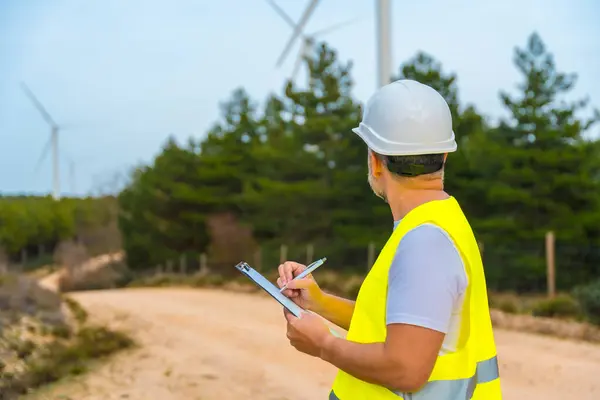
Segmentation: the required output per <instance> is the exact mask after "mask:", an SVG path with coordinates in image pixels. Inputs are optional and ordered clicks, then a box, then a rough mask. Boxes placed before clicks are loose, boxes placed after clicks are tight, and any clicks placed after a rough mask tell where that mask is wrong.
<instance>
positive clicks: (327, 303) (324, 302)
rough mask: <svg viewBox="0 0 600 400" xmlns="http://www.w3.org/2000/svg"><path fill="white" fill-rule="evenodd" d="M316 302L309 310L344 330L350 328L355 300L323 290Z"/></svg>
mask: <svg viewBox="0 0 600 400" xmlns="http://www.w3.org/2000/svg"><path fill="white" fill-rule="evenodd" d="M316 303H317V304H315V306H314V307H312V309H311V311H314V312H315V313H317V314H319V315H320V316H322V317H323V318H325V319H326V320H328V321H330V322H333V323H334V324H336V325H337V326H339V327H341V328H344V329H346V330H348V329H349V328H350V320H351V319H352V314H353V313H354V304H355V303H356V302H355V301H352V300H348V299H344V298H342V297H338V296H334V295H332V294H329V293H325V292H323V294H322V296H321V298H320V299H319V300H318V301H317V302H316Z"/></svg>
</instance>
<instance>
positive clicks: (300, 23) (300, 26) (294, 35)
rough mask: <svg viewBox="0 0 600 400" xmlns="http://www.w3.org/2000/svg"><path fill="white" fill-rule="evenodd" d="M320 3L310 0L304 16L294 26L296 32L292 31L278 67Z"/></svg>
mask: <svg viewBox="0 0 600 400" xmlns="http://www.w3.org/2000/svg"><path fill="white" fill-rule="evenodd" d="M318 3H319V0H310V3H309V4H308V6H307V7H306V10H304V14H302V17H300V21H298V24H296V26H295V27H294V32H293V33H292V36H291V37H290V39H289V40H288V42H287V44H286V45H285V47H284V49H283V52H282V53H281V55H280V56H279V59H278V60H277V63H276V64H275V65H277V66H278V67H279V66H281V64H282V63H283V60H284V59H285V57H286V56H287V54H288V53H289V51H290V49H291V48H292V46H293V45H294V42H295V41H296V39H297V38H298V36H300V35H301V33H302V30H303V29H304V26H305V25H306V23H307V22H308V19H309V18H310V16H311V14H312V13H313V11H314V10H315V7H316V6H317V4H318Z"/></svg>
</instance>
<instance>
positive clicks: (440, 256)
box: [386, 221, 467, 355]
mask: <svg viewBox="0 0 600 400" xmlns="http://www.w3.org/2000/svg"><path fill="white" fill-rule="evenodd" d="M398 223H399V221H396V222H395V223H394V229H395V228H396V226H397V225H398ZM466 288H467V274H466V272H465V268H464V263H463V261H462V258H461V256H460V254H459V252H458V250H457V249H456V247H455V245H454V242H453V241H452V239H450V237H449V236H448V234H447V233H446V231H444V230H443V229H442V228H440V227H438V226H437V225H433V224H423V225H420V226H418V227H416V228H414V229H412V230H411V231H409V232H407V233H406V234H405V236H404V237H403V238H402V240H401V241H400V244H399V245H398V248H397V250H396V255H395V257H394V260H393V262H392V265H391V267H390V270H389V278H388V292H387V308H386V323H387V324H388V325H389V324H394V323H404V324H411V325H418V326H422V327H425V328H429V329H433V330H436V331H439V332H443V333H445V334H446V337H445V339H444V343H443V344H442V348H441V350H440V355H442V354H445V353H447V352H452V351H455V350H456V344H457V342H458V339H459V334H460V319H461V311H462V305H463V300H464V293H465V290H466Z"/></svg>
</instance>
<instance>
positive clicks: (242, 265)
mask: <svg viewBox="0 0 600 400" xmlns="http://www.w3.org/2000/svg"><path fill="white" fill-rule="evenodd" d="M235 267H236V268H237V269H238V270H240V271H242V272H243V271H246V272H248V271H250V266H249V265H248V263H246V262H245V261H242V262H240V263H237V265H236V266H235Z"/></svg>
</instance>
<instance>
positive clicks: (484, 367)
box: [329, 197, 502, 400]
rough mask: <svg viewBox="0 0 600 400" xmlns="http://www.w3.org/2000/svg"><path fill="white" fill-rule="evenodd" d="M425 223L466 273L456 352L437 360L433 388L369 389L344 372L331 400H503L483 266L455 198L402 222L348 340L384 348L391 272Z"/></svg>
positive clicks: (364, 291)
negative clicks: (445, 239)
mask: <svg viewBox="0 0 600 400" xmlns="http://www.w3.org/2000/svg"><path fill="white" fill-rule="evenodd" d="M426 223H427V224H434V225H437V226H439V227H440V228H442V229H443V230H444V231H446V232H447V233H448V235H449V236H450V238H451V239H452V241H453V242H454V245H455V246H456V248H457V249H458V251H459V253H460V255H461V258H462V260H463V263H464V265H465V271H466V273H467V278H468V284H467V289H466V293H465V297H464V304H463V311H462V318H461V327H460V335H459V340H458V346H457V350H456V351H455V352H452V353H448V354H444V355H441V356H438V358H437V360H436V363H435V366H434V368H433V372H432V373H431V376H430V377H429V380H428V382H427V383H426V384H425V385H424V386H423V387H422V388H420V389H419V390H418V391H416V392H411V393H399V392H395V391H393V390H391V389H388V388H385V387H383V386H378V385H374V384H371V383H367V382H365V381H362V380H360V379H357V378H355V377H353V376H352V375H350V374H348V373H346V372H344V371H341V370H340V371H338V374H337V376H336V378H335V381H334V383H333V388H332V391H331V393H330V395H329V399H330V400H338V399H339V400H380V399H381V400H384V399H390V400H392V399H393V400H398V399H410V400H465V399H475V400H501V399H502V392H501V390H500V378H499V374H498V360H497V358H496V345H495V342H494V335H493V333H492V322H491V319H490V312H489V307H488V298H487V288H486V283H485V276H484V272H483V264H482V261H481V256H480V253H479V248H478V246H477V242H476V241H475V237H474V235H473V231H472V230H471V226H470V225H469V222H468V221H467V219H466V217H465V215H464V214H463V212H462V210H461V208H460V206H459V204H458V202H457V201H456V200H455V199H454V198H453V197H450V198H448V199H446V200H436V201H431V202H428V203H425V204H422V205H420V206H419V207H417V208H415V209H413V210H412V211H410V212H409V213H408V214H407V215H406V216H405V217H404V218H403V219H402V220H401V221H400V223H399V224H398V226H397V227H396V229H395V230H394V232H393V233H392V235H391V236H390V238H389V240H388V241H387V243H386V245H385V247H384V248H383V250H382V251H381V253H380V254H379V257H378V258H377V261H376V262H375V264H374V265H373V268H372V269H371V271H370V272H369V274H368V275H367V277H366V278H365V280H364V282H363V284H362V286H361V288H360V291H359V293H358V297H357V299H356V306H355V308H354V314H353V315H352V320H351V322H350V328H349V330H348V335H347V337H346V339H347V340H351V341H354V342H359V343H379V342H385V338H386V335H387V329H386V322H385V310H386V293H387V287H388V271H389V268H390V266H391V264H392V260H393V258H394V255H395V253H396V248H397V247H398V244H399V243H400V241H401V240H402V238H403V237H404V235H405V234H406V233H407V232H409V231H410V230H412V229H413V228H415V227H417V226H419V225H422V224H426ZM432 251H435V249H432Z"/></svg>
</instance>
